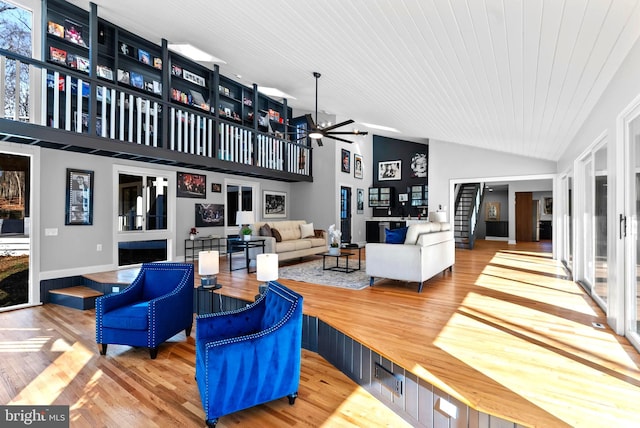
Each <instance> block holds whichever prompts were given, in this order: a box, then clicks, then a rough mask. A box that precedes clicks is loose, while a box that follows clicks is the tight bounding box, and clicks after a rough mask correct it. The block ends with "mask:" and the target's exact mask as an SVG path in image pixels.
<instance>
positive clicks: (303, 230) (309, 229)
mask: <svg viewBox="0 0 640 428" xmlns="http://www.w3.org/2000/svg"><path fill="white" fill-rule="evenodd" d="M313 235H314V232H313V223H306V224H301V225H300V238H313Z"/></svg>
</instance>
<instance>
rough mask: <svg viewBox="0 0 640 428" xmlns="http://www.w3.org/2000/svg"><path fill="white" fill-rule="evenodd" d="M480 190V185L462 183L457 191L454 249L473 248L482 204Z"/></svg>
mask: <svg viewBox="0 0 640 428" xmlns="http://www.w3.org/2000/svg"><path fill="white" fill-rule="evenodd" d="M481 189H482V186H481V185H480V183H464V184H461V185H460V188H459V189H458V196H457V197H456V204H455V217H454V219H455V220H454V221H455V222H454V237H455V242H456V248H467V249H472V248H473V244H474V241H475V229H476V223H477V221H478V210H479V209H480V205H481V203H482V192H480V190H481Z"/></svg>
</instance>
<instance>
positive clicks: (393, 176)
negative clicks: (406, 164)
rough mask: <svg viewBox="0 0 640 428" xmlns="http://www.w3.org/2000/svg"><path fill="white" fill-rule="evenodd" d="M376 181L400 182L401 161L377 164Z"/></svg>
mask: <svg viewBox="0 0 640 428" xmlns="http://www.w3.org/2000/svg"><path fill="white" fill-rule="evenodd" d="M378 180H379V181H384V180H402V161H400V160H394V161H382V162H378Z"/></svg>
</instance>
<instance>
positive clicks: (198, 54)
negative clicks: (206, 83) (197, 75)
mask: <svg viewBox="0 0 640 428" xmlns="http://www.w3.org/2000/svg"><path fill="white" fill-rule="evenodd" d="M168 48H169V50H171V51H173V52H176V53H179V54H180V55H183V56H185V57H187V58H189V59H192V60H194V61H198V62H214V63H218V64H226V63H227V62H226V61H224V60H221V59H220V58H218V57H215V56H213V55H211V54H208V53H206V52H205V51H203V50H201V49H199V48H197V47H195V46H193V45H191V44H189V43H169V45H168Z"/></svg>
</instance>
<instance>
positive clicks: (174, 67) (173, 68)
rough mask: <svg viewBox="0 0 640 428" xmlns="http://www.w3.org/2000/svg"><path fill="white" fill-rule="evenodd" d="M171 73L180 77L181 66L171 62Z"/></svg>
mask: <svg viewBox="0 0 640 428" xmlns="http://www.w3.org/2000/svg"><path fill="white" fill-rule="evenodd" d="M171 75H173V76H178V77H182V67H178V66H177V65H174V64H171Z"/></svg>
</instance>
